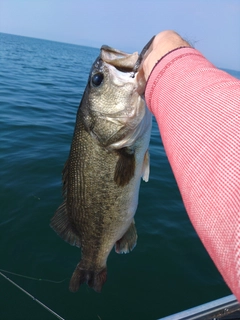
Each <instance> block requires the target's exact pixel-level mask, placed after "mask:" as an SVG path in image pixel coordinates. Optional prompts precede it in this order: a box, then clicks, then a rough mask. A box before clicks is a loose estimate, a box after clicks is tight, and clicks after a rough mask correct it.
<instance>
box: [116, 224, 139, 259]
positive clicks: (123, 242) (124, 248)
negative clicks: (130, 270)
mask: <svg viewBox="0 0 240 320" xmlns="http://www.w3.org/2000/svg"><path fill="white" fill-rule="evenodd" d="M136 244H137V230H136V227H135V223H134V220H133V221H132V223H131V224H130V227H129V228H128V230H127V231H126V233H125V234H124V235H123V236H122V238H121V239H119V240H118V241H117V242H116V243H115V251H116V252H117V253H128V252H129V251H132V250H133V249H134V247H135V246H136Z"/></svg>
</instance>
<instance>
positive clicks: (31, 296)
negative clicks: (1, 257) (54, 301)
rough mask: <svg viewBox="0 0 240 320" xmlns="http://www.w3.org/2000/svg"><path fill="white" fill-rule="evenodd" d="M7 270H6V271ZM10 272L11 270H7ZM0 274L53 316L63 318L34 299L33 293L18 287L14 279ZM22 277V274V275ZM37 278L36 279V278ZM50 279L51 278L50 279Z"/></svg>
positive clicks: (62, 319)
mask: <svg viewBox="0 0 240 320" xmlns="http://www.w3.org/2000/svg"><path fill="white" fill-rule="evenodd" d="M0 270H1V269H0ZM7 272H8V271H7ZM8 273H11V272H8ZM0 275H1V276H2V277H3V278H5V279H6V280H7V281H9V282H10V283H12V284H13V285H14V286H15V287H17V288H18V289H19V290H21V291H22V292H24V293H25V294H26V295H27V296H29V297H30V298H32V299H33V300H34V301H36V302H37V303H38V304H40V305H41V306H42V307H43V308H44V309H46V310H47V311H49V312H50V313H52V314H53V315H54V316H55V317H57V318H58V319H60V320H64V318H62V317H61V316H60V315H59V314H57V313H56V312H55V311H53V310H52V309H50V308H49V307H48V306H46V305H45V304H44V303H42V302H41V301H40V300H38V299H36V298H35V297H34V296H33V295H31V294H30V293H29V292H27V291H26V290H24V289H23V288H22V287H20V286H19V285H18V284H16V283H15V282H14V281H12V280H11V279H9V278H8V277H7V276H5V274H3V273H2V272H1V271H0ZM23 277H24V276H23ZM37 280H38V279H37ZM50 281H51V280H50Z"/></svg>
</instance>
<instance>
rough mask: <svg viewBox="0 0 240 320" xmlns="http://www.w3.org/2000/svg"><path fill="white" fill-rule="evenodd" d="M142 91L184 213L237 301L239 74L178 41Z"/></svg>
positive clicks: (239, 262) (239, 296)
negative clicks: (175, 183) (177, 47)
mask: <svg viewBox="0 0 240 320" xmlns="http://www.w3.org/2000/svg"><path fill="white" fill-rule="evenodd" d="M145 97H146V102H147V105H148V107H149V108H150V110H151V111H152V113H153V114H154V115H155V117H156V119H157V122H158V126H159V129H160V133H161V137H162V140H163V144H164V148H165V150H166V154H167V157H168V159H169V162H170V164H171V167H172V170H173V173H174V175H175V178H176V181H177V184H178V187H179V189H180V192H181V195H182V198H183V202H184V205H185V207H186V210H187V212H188V215H189V217H190V220H191V222H192V224H193V226H194V228H195V230H196V231H197V233H198V235H199V237H200V239H201V241H202V242H203V244H204V246H205V248H206V249H207V251H208V253H209V254H210V256H211V258H212V259H213V261H214V263H215V264H216V266H217V268H218V270H219V271H220V273H221V274H222V276H223V278H224V279H225V281H226V283H227V284H228V286H229V287H230V289H231V290H232V292H233V293H234V294H235V296H236V297H237V299H238V300H239V301H240V81H239V80H237V79H235V78H234V77H232V76H230V75H229V74H227V73H225V72H223V71H221V70H219V69H217V68H215V67H214V66H213V65H212V64H211V63H210V62H209V61H208V60H206V59H205V58H204V57H203V56H202V55H201V53H199V52H198V51H197V50H195V49H193V48H181V49H178V50H176V51H173V52H171V53H169V54H168V55H166V56H165V57H164V58H163V59H162V60H161V61H159V63H158V64H157V65H156V66H155V68H154V69H153V71H152V74H151V75H150V77H149V80H148V83H147V87H146V92H145ZM159 170H161V168H159Z"/></svg>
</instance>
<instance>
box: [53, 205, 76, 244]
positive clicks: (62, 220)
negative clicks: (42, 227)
mask: <svg viewBox="0 0 240 320" xmlns="http://www.w3.org/2000/svg"><path fill="white" fill-rule="evenodd" d="M50 226H51V227H52V228H53V230H54V231H55V232H56V233H57V234H58V235H59V236H60V237H61V238H62V239H63V240H65V241H66V242H68V243H70V244H71V245H72V246H76V247H80V246H81V243H80V238H79V235H78V234H77V232H76V231H75V230H74V229H73V227H72V225H71V223H70V221H69V218H68V214H67V208H66V202H65V201H64V202H63V204H62V205H61V206H60V207H59V208H58V209H57V211H56V213H55V215H54V216H53V218H52V219H51V223H50Z"/></svg>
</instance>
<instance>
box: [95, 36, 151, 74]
mask: <svg viewBox="0 0 240 320" xmlns="http://www.w3.org/2000/svg"><path fill="white" fill-rule="evenodd" d="M154 38H155V36H153V37H152V38H151V39H150V41H149V42H148V43H147V44H146V45H145V47H144V48H143V49H142V51H141V53H140V54H138V53H137V52H134V53H132V54H128V53H126V52H123V51H120V50H117V49H114V48H112V47H109V46H107V45H103V46H102V47H101V53H100V58H101V59H102V60H103V61H104V62H106V63H108V64H110V65H112V66H114V67H115V68H116V69H118V70H119V71H122V72H131V77H132V78H134V77H135V74H136V73H137V72H138V71H139V68H140V66H141V64H142V61H143V59H144V57H145V56H146V55H147V52H148V49H149V48H150V47H151V44H152V42H153V40H154Z"/></svg>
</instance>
